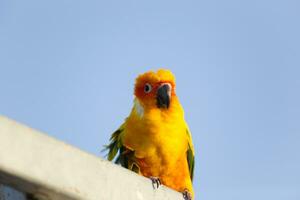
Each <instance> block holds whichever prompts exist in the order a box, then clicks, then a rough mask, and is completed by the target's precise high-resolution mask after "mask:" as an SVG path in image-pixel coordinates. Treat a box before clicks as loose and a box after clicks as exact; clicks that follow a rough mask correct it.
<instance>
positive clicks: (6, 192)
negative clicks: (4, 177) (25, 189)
mask: <svg viewBox="0 0 300 200" xmlns="http://www.w3.org/2000/svg"><path fill="white" fill-rule="evenodd" d="M0 200H26V195H25V194H24V193H22V192H20V191H17V190H15V189H13V188H11V187H8V186H4V185H0Z"/></svg>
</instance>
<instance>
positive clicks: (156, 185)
mask: <svg viewBox="0 0 300 200" xmlns="http://www.w3.org/2000/svg"><path fill="white" fill-rule="evenodd" d="M150 179H151V181H152V186H153V189H158V188H159V186H160V185H161V181H160V179H159V178H157V177H152V176H151V177H150Z"/></svg>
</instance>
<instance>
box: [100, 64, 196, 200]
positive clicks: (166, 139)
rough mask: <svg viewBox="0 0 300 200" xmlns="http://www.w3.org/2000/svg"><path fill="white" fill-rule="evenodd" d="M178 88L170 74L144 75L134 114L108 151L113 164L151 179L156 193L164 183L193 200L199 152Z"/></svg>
mask: <svg viewBox="0 0 300 200" xmlns="http://www.w3.org/2000/svg"><path fill="white" fill-rule="evenodd" d="M175 87H176V84H175V76H174V75H173V73H172V72H171V71H170V70H167V69H158V70H157V71H148V72H145V73H143V74H140V75H139V76H138V77H137V78H136V80H135V85H134V101H133V107H132V109H131V112H130V114H129V116H128V117H127V118H126V119H125V121H124V123H123V124H122V125H121V126H120V127H119V128H118V129H117V130H116V131H115V132H114V133H113V134H112V135H111V137H110V140H109V144H108V145H106V146H105V148H104V150H106V151H108V153H107V159H108V160H109V161H114V162H115V163H116V164H120V165H121V166H122V167H125V168H127V169H129V170H131V171H133V172H136V173H138V174H140V175H142V176H145V177H147V178H150V179H151V180H152V184H153V187H154V188H158V187H159V186H160V185H161V184H163V185H165V186H167V187H170V188H172V189H174V190H176V191H178V192H181V193H182V194H183V198H184V199H185V200H192V199H193V197H194V191H193V186H192V181H193V176H194V165H195V153H194V152H195V151H194V146H193V142H192V136H191V132H190V130H189V127H188V125H187V123H186V121H185V118H184V110H183V108H182V106H181V104H180V102H179V98H178V97H177V95H176V90H175Z"/></svg>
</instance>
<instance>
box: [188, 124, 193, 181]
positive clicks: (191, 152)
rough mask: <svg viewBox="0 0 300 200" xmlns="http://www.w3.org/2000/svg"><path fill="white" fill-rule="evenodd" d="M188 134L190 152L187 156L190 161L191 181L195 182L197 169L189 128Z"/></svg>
mask: <svg viewBox="0 0 300 200" xmlns="http://www.w3.org/2000/svg"><path fill="white" fill-rule="evenodd" d="M186 133H187V135H188V150H187V152H186V155H187V161H188V165H189V171H190V177H191V180H192V181H193V178H194V167H195V151H194V146H193V141H192V136H191V132H190V131H189V129H188V128H187V130H186Z"/></svg>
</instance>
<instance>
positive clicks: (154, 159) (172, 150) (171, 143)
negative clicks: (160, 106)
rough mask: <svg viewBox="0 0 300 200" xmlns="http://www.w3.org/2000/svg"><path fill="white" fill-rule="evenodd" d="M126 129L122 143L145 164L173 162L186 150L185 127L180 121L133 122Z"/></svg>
mask: <svg viewBox="0 0 300 200" xmlns="http://www.w3.org/2000/svg"><path fill="white" fill-rule="evenodd" d="M127 130H128V132H127V133H126V134H125V137H124V144H125V145H126V146H129V147H130V148H131V149H132V150H134V152H135V156H136V157H137V158H138V159H142V160H143V161H144V162H145V164H147V165H151V164H154V163H155V164H160V165H166V164H171V163H174V162H176V160H177V159H178V158H179V156H180V155H182V153H183V152H185V151H186V146H187V142H186V138H185V137H186V133H185V128H184V126H181V125H180V123H178V124H173V123H164V124H160V123H153V124H151V123H148V124H134V126H131V127H128V129H127Z"/></svg>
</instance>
